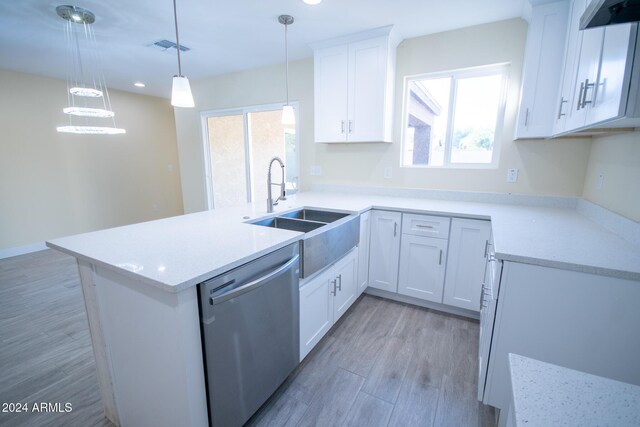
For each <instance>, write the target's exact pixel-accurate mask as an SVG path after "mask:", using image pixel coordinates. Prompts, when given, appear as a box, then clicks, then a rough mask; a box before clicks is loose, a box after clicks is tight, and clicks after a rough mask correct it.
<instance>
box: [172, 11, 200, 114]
mask: <svg viewBox="0 0 640 427" xmlns="http://www.w3.org/2000/svg"><path fill="white" fill-rule="evenodd" d="M173 20H174V22H175V24H176V50H177V51H178V75H177V76H173V87H172V88H171V105H173V106H174V107H194V106H195V104H194V102H193V95H191V85H189V79H188V78H186V77H185V76H183V75H182V64H181V63H180V38H179V37H178V12H177V10H176V0H173Z"/></svg>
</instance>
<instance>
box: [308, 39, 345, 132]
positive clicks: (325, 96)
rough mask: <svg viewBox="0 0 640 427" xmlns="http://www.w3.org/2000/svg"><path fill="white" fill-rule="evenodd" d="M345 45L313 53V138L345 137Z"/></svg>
mask: <svg viewBox="0 0 640 427" xmlns="http://www.w3.org/2000/svg"><path fill="white" fill-rule="evenodd" d="M348 55H349V49H348V46H346V45H344V46H337V47H330V48H326V49H320V50H317V51H316V52H315V54H314V106H315V111H314V130H315V141H316V142H345V141H346V140H347V124H348V123H347V95H348V68H349V61H348Z"/></svg>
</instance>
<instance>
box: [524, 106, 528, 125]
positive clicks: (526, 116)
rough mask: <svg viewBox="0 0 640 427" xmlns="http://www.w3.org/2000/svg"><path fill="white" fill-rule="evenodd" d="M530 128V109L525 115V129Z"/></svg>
mask: <svg viewBox="0 0 640 427" xmlns="http://www.w3.org/2000/svg"><path fill="white" fill-rule="evenodd" d="M527 126H529V109H528V108H527V110H526V112H525V113H524V127H527Z"/></svg>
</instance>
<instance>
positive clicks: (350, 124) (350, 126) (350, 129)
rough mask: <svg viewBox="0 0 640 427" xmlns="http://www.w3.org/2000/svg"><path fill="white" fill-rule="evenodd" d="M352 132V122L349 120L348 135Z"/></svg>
mask: <svg viewBox="0 0 640 427" xmlns="http://www.w3.org/2000/svg"><path fill="white" fill-rule="evenodd" d="M351 132H353V121H352V120H349V133H351Z"/></svg>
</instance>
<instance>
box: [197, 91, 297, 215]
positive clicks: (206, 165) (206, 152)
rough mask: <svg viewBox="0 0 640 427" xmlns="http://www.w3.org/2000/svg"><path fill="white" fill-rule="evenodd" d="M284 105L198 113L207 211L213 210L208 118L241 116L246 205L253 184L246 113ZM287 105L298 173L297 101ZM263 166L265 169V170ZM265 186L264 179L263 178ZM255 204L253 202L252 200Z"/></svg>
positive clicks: (250, 197)
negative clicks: (293, 121)
mask: <svg viewBox="0 0 640 427" xmlns="http://www.w3.org/2000/svg"><path fill="white" fill-rule="evenodd" d="M285 105H286V103H284V102H278V103H275V104H261V105H250V106H247V107H238V108H226V109H220V110H206V111H201V112H200V128H201V138H202V154H203V162H202V163H203V164H202V167H203V169H202V172H203V176H204V197H205V202H206V206H207V209H208V210H212V209H214V207H215V206H214V200H213V199H214V197H213V172H212V169H211V149H210V147H209V121H208V118H209V117H219V116H230V115H240V114H242V116H243V121H244V123H243V128H244V146H245V162H246V164H247V165H249V167H248V168H247V179H246V181H247V203H249V202H251V201H252V197H253V195H252V189H251V183H252V182H253V180H252V178H253V176H252V175H253V169H252V168H251V167H250V165H251V149H250V148H251V146H250V144H251V139H250V137H249V132H250V131H251V130H250V129H249V124H248V123H247V122H246V121H247V117H248V116H247V115H248V113H259V112H262V111H273V110H278V109H282V107H284V106H285ZM289 105H291V106H292V107H293V111H294V113H295V119H296V130H295V132H296V137H297V143H298V150H296V162H298V171H300V106H299V102H298V101H290V102H289ZM266 167H267V166H266V165H265V169H266ZM299 182H300V177H298V186H299ZM265 185H267V184H266V178H265ZM254 202H255V200H254Z"/></svg>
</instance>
